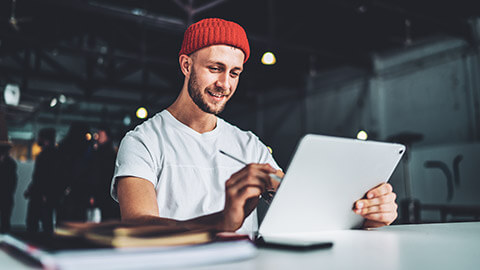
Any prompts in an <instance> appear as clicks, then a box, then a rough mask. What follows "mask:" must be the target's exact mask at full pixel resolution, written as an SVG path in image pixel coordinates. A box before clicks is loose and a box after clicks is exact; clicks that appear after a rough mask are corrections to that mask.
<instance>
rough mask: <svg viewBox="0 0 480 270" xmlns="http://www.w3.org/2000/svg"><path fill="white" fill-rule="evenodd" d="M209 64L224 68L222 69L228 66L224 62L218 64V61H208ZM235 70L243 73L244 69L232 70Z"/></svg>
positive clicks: (235, 68) (236, 68)
mask: <svg viewBox="0 0 480 270" xmlns="http://www.w3.org/2000/svg"><path fill="white" fill-rule="evenodd" d="M207 64H209V65H212V64H213V65H219V66H222V67H225V66H226V65H225V64H224V63H222V62H218V61H208V62H207ZM232 69H234V70H240V71H243V68H242V67H234V68H232Z"/></svg>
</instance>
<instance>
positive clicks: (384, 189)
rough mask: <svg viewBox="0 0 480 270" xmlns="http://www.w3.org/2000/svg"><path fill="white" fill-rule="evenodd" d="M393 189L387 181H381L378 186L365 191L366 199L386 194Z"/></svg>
mask: <svg viewBox="0 0 480 270" xmlns="http://www.w3.org/2000/svg"><path fill="white" fill-rule="evenodd" d="M392 191H393V187H392V185H390V184H389V183H383V184H380V185H379V186H377V187H375V188H373V189H371V190H370V191H368V192H367V199H372V198H375V197H380V196H383V195H386V194H388V193H391V192H392Z"/></svg>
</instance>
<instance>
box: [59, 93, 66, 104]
mask: <svg viewBox="0 0 480 270" xmlns="http://www.w3.org/2000/svg"><path fill="white" fill-rule="evenodd" d="M58 101H60V103H62V104H63V103H65V102H67V97H66V96H65V95H64V94H61V95H60V96H58Z"/></svg>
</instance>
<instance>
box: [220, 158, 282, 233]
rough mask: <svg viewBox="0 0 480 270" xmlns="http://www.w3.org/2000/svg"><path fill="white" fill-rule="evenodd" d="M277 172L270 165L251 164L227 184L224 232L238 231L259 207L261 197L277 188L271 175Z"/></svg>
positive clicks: (223, 218)
mask: <svg viewBox="0 0 480 270" xmlns="http://www.w3.org/2000/svg"><path fill="white" fill-rule="evenodd" d="M275 172H276V170H275V169H274V168H273V167H272V166H270V165H269V164H249V165H247V166H245V167H244V168H243V169H241V170H240V171H238V172H236V173H235V174H233V175H232V176H231V177H230V179H228V180H227V182H225V208H224V210H223V211H222V216H223V217H222V222H221V228H220V229H221V230H222V231H236V230H237V229H239V228H240V227H241V226H242V224H243V221H244V220H245V218H246V217H247V216H248V215H250V213H251V212H252V211H253V210H254V209H255V207H257V204H258V200H259V197H260V195H261V194H262V193H263V192H265V191H267V190H270V189H273V188H274V187H275V184H274V183H272V179H271V178H270V176H269V174H271V173H275Z"/></svg>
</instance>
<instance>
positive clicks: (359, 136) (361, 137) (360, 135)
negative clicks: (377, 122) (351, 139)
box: [357, 130, 368, 141]
mask: <svg viewBox="0 0 480 270" xmlns="http://www.w3.org/2000/svg"><path fill="white" fill-rule="evenodd" d="M357 139H359V140H362V141H365V140H367V139H368V134H367V132H366V131H364V130H360V131H359V132H358V133H357Z"/></svg>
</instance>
